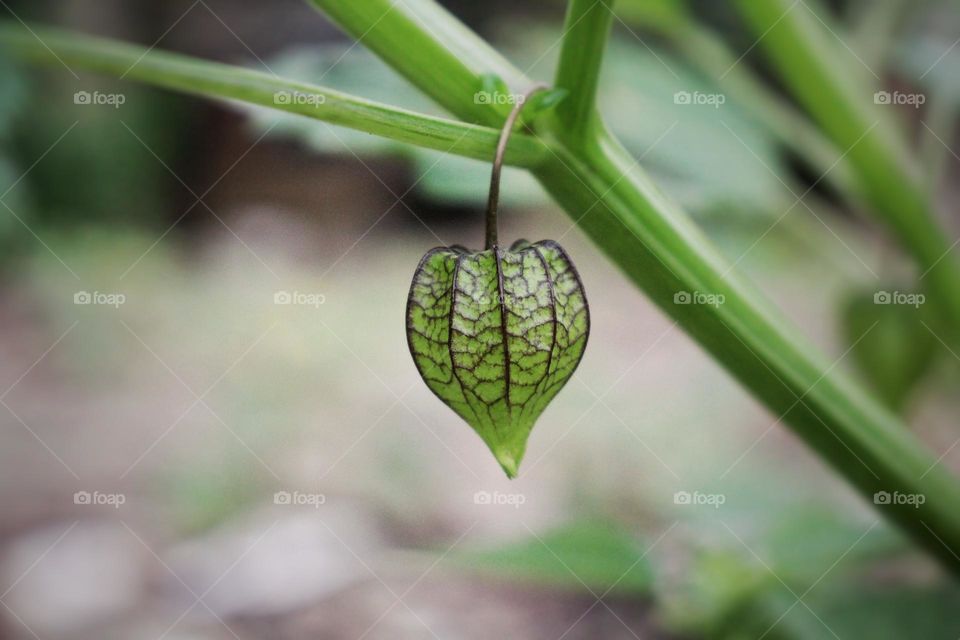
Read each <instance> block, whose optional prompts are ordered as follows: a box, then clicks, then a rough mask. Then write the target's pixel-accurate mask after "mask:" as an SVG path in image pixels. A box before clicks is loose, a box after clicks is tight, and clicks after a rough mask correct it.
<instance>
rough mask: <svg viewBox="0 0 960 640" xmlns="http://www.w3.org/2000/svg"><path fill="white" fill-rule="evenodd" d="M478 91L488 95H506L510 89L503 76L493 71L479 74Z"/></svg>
mask: <svg viewBox="0 0 960 640" xmlns="http://www.w3.org/2000/svg"><path fill="white" fill-rule="evenodd" d="M480 91H482V92H483V93H486V94H489V95H495V94H500V95H504V96H505V95H507V94H508V93H510V89H509V88H508V87H507V83H506V82H504V81H503V78H501V77H500V76H498V75H497V74H495V73H483V74H481V75H480Z"/></svg>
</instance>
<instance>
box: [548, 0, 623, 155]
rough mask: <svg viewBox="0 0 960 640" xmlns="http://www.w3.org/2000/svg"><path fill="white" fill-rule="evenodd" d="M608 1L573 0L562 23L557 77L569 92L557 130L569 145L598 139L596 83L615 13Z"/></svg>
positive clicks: (558, 111) (558, 85) (559, 110)
mask: <svg viewBox="0 0 960 640" xmlns="http://www.w3.org/2000/svg"><path fill="white" fill-rule="evenodd" d="M607 2H611V3H612V0H604V1H603V2H601V1H600V0H571V1H570V3H569V4H568V5H567V16H566V20H565V22H564V25H563V39H564V42H576V43H577V46H575V47H572V46H565V47H563V48H562V49H561V50H560V62H559V64H558V66H557V73H556V78H555V81H554V82H555V84H556V88H558V89H566V90H568V91H569V92H570V93H569V95H568V96H567V98H566V99H564V100H563V101H562V102H561V103H560V104H559V105H557V108H556V124H555V125H554V127H553V128H554V129H555V130H556V131H557V132H558V135H559V136H560V137H561V139H562V140H563V142H564V144H566V145H567V146H570V147H578V146H580V145H583V144H585V143H588V142H590V141H591V140H595V139H596V132H595V129H596V127H597V126H598V124H599V118H598V117H597V109H596V100H597V83H598V82H599V78H600V63H601V62H602V61H603V52H604V49H605V48H606V44H607V38H608V36H609V34H610V26H611V24H612V22H613V13H612V12H611V10H610V7H609V5H608V4H607Z"/></svg>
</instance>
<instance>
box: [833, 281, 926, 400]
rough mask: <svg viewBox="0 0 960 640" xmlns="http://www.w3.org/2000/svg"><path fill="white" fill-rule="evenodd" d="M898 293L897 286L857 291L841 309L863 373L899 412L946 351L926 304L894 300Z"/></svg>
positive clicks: (878, 392)
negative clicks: (932, 324)
mask: <svg viewBox="0 0 960 640" xmlns="http://www.w3.org/2000/svg"><path fill="white" fill-rule="evenodd" d="M900 290H902V288H901V289H900ZM898 293H899V290H898V288H897V287H888V288H887V290H886V291H882V290H881V291H878V290H877V289H871V290H870V291H864V292H857V293H854V294H851V295H850V297H849V299H848V300H847V301H846V303H845V305H844V307H843V309H842V311H841V313H842V324H843V332H844V336H845V338H846V340H847V343H848V344H850V345H852V347H851V348H852V351H853V357H854V360H855V361H856V363H857V365H858V368H859V369H860V372H861V374H862V375H863V376H864V377H865V378H866V379H867V381H868V382H870V384H871V385H873V387H874V389H876V391H877V394H878V397H879V398H881V399H882V400H883V401H884V402H886V403H887V404H888V405H889V406H890V408H891V409H893V410H895V411H901V410H902V409H903V408H904V405H905V403H906V401H907V400H908V399H909V397H910V392H911V391H913V389H914V388H916V387H917V385H919V384H920V382H922V380H923V376H924V375H925V374H926V373H927V372H928V371H930V369H931V367H932V366H933V364H934V362H935V360H936V356H937V354H938V353H939V352H940V350H941V349H940V344H939V341H938V340H937V338H936V335H935V334H934V333H933V329H931V328H930V323H933V322H934V321H933V319H932V318H930V317H928V314H927V313H926V307H925V306H923V305H915V306H910V305H907V304H898V303H896V301H894V300H891V299H889V297H890V296H893V295H897V294H898ZM878 296H879V297H878ZM917 299H918V300H919V299H920V298H917ZM878 300H879V302H880V303H879V304H878ZM925 325H926V326H925Z"/></svg>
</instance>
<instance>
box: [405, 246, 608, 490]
mask: <svg viewBox="0 0 960 640" xmlns="http://www.w3.org/2000/svg"><path fill="white" fill-rule="evenodd" d="M589 333H590V313H589V308H588V306H587V298H586V295H585V293H584V290H583V284H582V283H581V282H580V276H579V275H578V274H577V270H576V268H575V267H574V265H573V262H572V261H571V260H570V258H569V256H567V254H566V252H565V251H564V250H563V248H562V247H561V246H560V245H559V244H557V243H556V242H554V241H552V240H541V241H540V242H536V243H533V244H530V243H528V242H526V241H524V240H520V241H518V242H516V243H514V244H513V246H511V247H510V249H509V250H506V251H504V250H503V249H500V248H499V247H494V248H492V249H487V250H484V251H475V252H471V251H468V250H467V249H464V248H463V247H457V246H454V247H437V248H435V249H431V250H430V251H428V252H427V254H426V255H425V256H424V257H423V259H422V260H421V261H420V264H419V266H418V267H417V270H416V273H415V274H414V276H413V283H412V285H411V286H410V295H409V298H408V300H407V341H408V343H409V346H410V353H411V355H412V356H413V360H414V362H415V363H416V366H417V369H418V371H419V372H420V375H421V376H422V377H423V380H424V382H426V383H427V386H428V387H430V389H431V390H432V391H433V392H434V393H435V394H436V395H437V397H438V398H440V399H441V400H442V401H443V402H444V403H446V404H447V405H448V406H449V407H450V408H451V409H453V410H454V411H455V412H457V414H458V415H460V417H462V418H463V419H464V420H466V421H467V423H468V424H469V425H470V426H471V427H473V429H474V430H475V431H476V432H477V433H478V434H479V435H480V437H481V438H483V441H484V442H486V444H487V446H489V447H490V450H491V451H492V452H493V454H494V456H496V458H497V461H498V462H499V463H500V465H501V466H502V467H503V469H504V471H505V472H506V473H507V475H508V476H509V477H511V478H513V477H516V475H517V470H518V467H519V465H520V461H521V460H522V458H523V454H524V451H525V449H526V444H527V438H528V437H529V435H530V431H531V429H532V428H533V425H534V423H535V422H536V420H537V418H538V417H539V416H540V414H541V413H542V412H543V410H544V409H545V408H546V407H547V405H548V404H549V403H550V401H551V400H552V399H553V397H554V396H555V395H556V394H557V393H558V392H559V391H560V389H561V388H563V385H564V384H566V383H567V381H568V380H569V379H570V376H571V375H573V372H574V371H575V370H576V368H577V365H578V364H579V363H580V359H581V358H582V356H583V352H584V350H585V348H586V345H587V338H588V336H589Z"/></svg>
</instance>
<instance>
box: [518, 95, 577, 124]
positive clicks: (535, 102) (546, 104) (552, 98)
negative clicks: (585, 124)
mask: <svg viewBox="0 0 960 640" xmlns="http://www.w3.org/2000/svg"><path fill="white" fill-rule="evenodd" d="M568 95H570V92H569V91H567V90H566V89H548V90H546V91H538V92H537V93H535V94H533V95H532V96H530V98H529V99H528V100H527V102H526V103H525V104H524V105H523V113H522V116H523V121H524V122H530V121H531V120H533V119H534V118H536V117H537V116H538V115H540V114H541V113H543V112H544V111H547V110H548V109H552V108H553V107H555V106H557V105H558V104H560V103H561V102H563V100H564V98H566V97H567V96H568Z"/></svg>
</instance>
